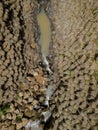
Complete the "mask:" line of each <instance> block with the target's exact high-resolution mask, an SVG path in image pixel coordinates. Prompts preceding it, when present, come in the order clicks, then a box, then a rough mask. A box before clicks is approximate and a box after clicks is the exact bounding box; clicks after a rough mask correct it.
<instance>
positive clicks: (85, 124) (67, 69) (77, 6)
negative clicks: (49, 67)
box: [50, 0, 98, 130]
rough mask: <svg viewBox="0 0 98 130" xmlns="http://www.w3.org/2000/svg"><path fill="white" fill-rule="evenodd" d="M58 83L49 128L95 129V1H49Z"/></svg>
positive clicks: (97, 7) (97, 12)
mask: <svg viewBox="0 0 98 130" xmlns="http://www.w3.org/2000/svg"><path fill="white" fill-rule="evenodd" d="M51 3H52V7H53V14H54V17H53V23H54V27H55V33H54V34H55V36H54V41H53V46H54V52H55V61H54V62H55V63H54V64H55V65H56V66H57V73H58V75H59V81H60V83H59V85H58V88H57V90H56V92H55V93H54V95H53V97H52V102H51V107H52V108H54V111H53V119H52V125H50V130H97V129H98V78H97V77H98V1H94V0H92V1H91V0H88V1H85V0H75V1H74V0H57V1H51Z"/></svg>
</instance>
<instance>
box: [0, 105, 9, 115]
mask: <svg viewBox="0 0 98 130" xmlns="http://www.w3.org/2000/svg"><path fill="white" fill-rule="evenodd" d="M9 108H10V106H9V105H8V104H6V105H5V106H2V107H1V108H0V116H2V115H4V114H5V113H6V112H7V111H8V109H9Z"/></svg>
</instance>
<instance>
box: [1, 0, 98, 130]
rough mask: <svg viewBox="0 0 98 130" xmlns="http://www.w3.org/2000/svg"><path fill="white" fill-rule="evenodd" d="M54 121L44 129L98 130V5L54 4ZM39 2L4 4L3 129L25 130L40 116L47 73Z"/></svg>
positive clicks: (63, 0) (79, 0)
mask: <svg viewBox="0 0 98 130" xmlns="http://www.w3.org/2000/svg"><path fill="white" fill-rule="evenodd" d="M50 5H51V9H50V8H49V10H48V12H47V13H48V14H49V13H50V18H51V22H52V25H53V29H54V30H53V32H52V43H53V57H54V60H53V64H52V70H53V72H54V73H53V76H52V77H51V79H50V82H51V83H50V84H51V85H53V86H56V91H55V92H54V94H53V96H52V97H51V102H50V109H51V110H52V119H51V121H50V122H48V123H47V124H48V125H47V124H46V126H45V130H97V129H98V88H97V86H98V0H96V1H95V0H88V1H85V0H50ZM36 13H37V1H36V0H28V1H27V0H10V1H6V0H1V1H0V97H2V98H0V130H23V129H24V126H25V125H26V124H27V123H28V122H29V121H31V120H33V121H34V120H36V119H37V118H38V117H39V114H40V113H41V110H39V111H38V112H36V111H34V109H33V107H34V106H35V105H37V104H38V103H39V102H40V103H41V102H43V100H44V92H45V89H46V86H47V84H48V83H47V81H48V78H47V74H46V73H45V71H44V69H43V68H42V66H40V65H39V62H40V61H41V59H40V55H39V54H40V53H39V46H38V45H37V44H36V42H37V41H38V36H39V34H37V33H36V32H37V29H38V27H37V25H36Z"/></svg>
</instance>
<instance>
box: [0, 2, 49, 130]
mask: <svg viewBox="0 0 98 130" xmlns="http://www.w3.org/2000/svg"><path fill="white" fill-rule="evenodd" d="M34 2H35V4H34ZM34 6H35V7H36V1H34V0H33V1H32V0H28V1H27V0H9V1H8V0H1V1H0V130H15V129H17V130H20V129H23V127H24V126H25V125H26V124H27V122H28V121H29V119H33V118H34V119H35V118H36V116H35V115H36V112H34V111H33V107H34V105H36V104H37V101H38V102H39V101H40V102H41V101H42V100H43V98H41V99H40V98H39V97H40V96H41V93H40V92H41V91H40V90H42V92H43V91H45V90H44V89H45V82H46V81H47V78H44V76H43V71H42V68H41V67H40V66H39V61H40V60H39V59H40V58H39V53H38V46H37V44H35V38H34V36H36V34H35V33H34V32H36V29H35V28H36V27H35V26H36V25H34V21H35V17H36V15H35V17H34V12H33V11H34V9H35V8H34ZM35 13H36V11H35Z"/></svg>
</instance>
